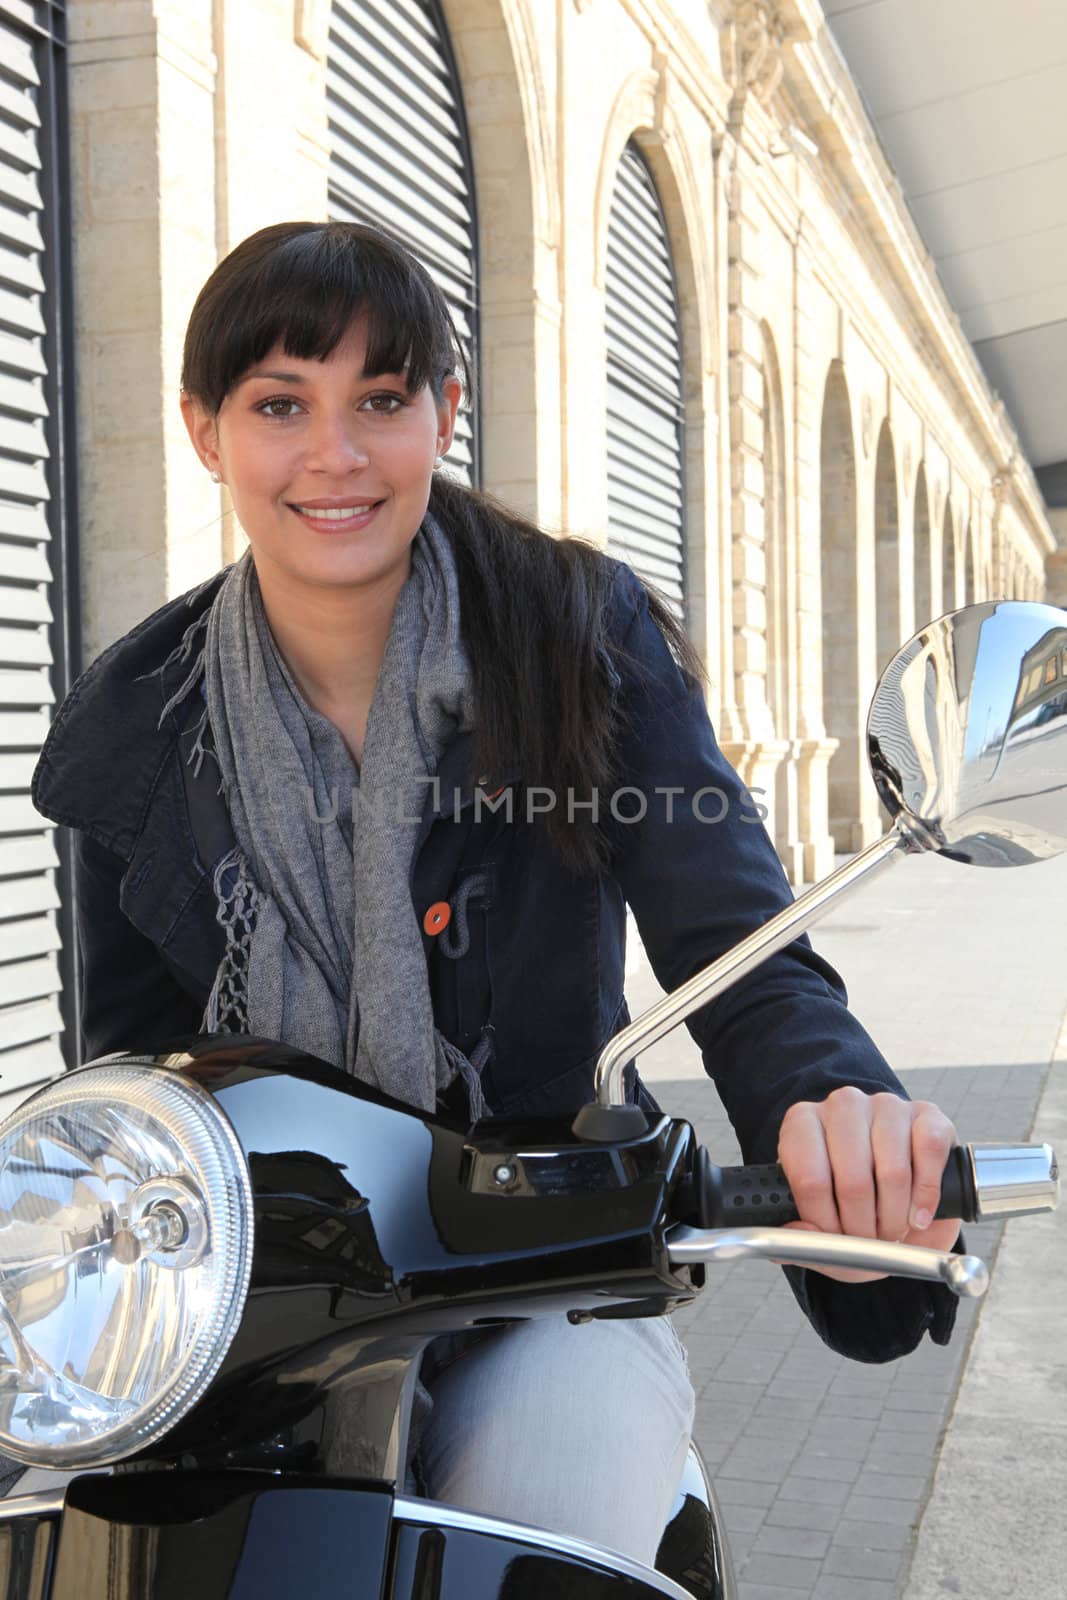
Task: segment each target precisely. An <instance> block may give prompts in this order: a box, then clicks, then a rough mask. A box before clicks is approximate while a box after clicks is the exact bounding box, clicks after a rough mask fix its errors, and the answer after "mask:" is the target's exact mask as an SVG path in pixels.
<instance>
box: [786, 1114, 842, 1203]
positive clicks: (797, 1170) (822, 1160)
mask: <svg viewBox="0 0 1067 1600" xmlns="http://www.w3.org/2000/svg"><path fill="white" fill-rule="evenodd" d="M823 1111H824V1106H823V1104H815V1103H813V1102H811V1101H799V1102H798V1103H797V1104H796V1105H792V1106H790V1107H789V1110H788V1111H787V1112H786V1114H785V1116H784V1117H783V1119H782V1126H781V1130H780V1132H779V1135H778V1160H779V1161H780V1162H781V1165H782V1170H783V1171H784V1173H785V1175H786V1178H787V1180H788V1183H789V1187H790V1189H791V1190H792V1191H793V1199H794V1200H795V1201H796V1207H797V1211H798V1212H799V1214H800V1217H801V1220H802V1221H804V1222H807V1223H810V1224H811V1225H812V1226H813V1227H816V1228H819V1229H820V1230H821V1231H822V1232H823V1233H840V1232H841V1231H842V1228H841V1219H840V1217H839V1216H838V1214H837V1201H836V1198H835V1195H834V1178H833V1170H832V1168H831V1166H830V1152H829V1149H828V1148H827V1143H826V1134H825V1130H824V1127H823Z"/></svg>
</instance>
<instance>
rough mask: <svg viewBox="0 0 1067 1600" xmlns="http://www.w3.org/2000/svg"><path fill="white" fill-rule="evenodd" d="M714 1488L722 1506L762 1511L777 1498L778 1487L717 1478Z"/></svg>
mask: <svg viewBox="0 0 1067 1600" xmlns="http://www.w3.org/2000/svg"><path fill="white" fill-rule="evenodd" d="M715 1488H716V1491H717V1493H718V1496H719V1499H720V1500H721V1501H722V1503H723V1505H724V1506H730V1505H734V1506H761V1507H763V1508H764V1509H765V1508H766V1507H767V1506H769V1505H771V1504H772V1503H773V1502H774V1500H775V1499H776V1497H777V1494H778V1486H777V1484H774V1483H766V1482H764V1481H763V1480H762V1479H761V1480H759V1481H758V1482H757V1481H756V1480H754V1479H751V1478H749V1479H745V1478H730V1477H723V1478H717V1479H716V1482H715Z"/></svg>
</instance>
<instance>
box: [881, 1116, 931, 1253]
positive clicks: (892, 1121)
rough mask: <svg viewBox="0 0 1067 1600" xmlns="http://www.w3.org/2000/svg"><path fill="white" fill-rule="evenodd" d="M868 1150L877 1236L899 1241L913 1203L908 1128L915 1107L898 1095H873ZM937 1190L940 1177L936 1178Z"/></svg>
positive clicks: (906, 1224)
mask: <svg viewBox="0 0 1067 1600" xmlns="http://www.w3.org/2000/svg"><path fill="white" fill-rule="evenodd" d="M872 1101H877V1102H878V1104H877V1105H874V1104H872V1120H871V1151H872V1154H873V1157H874V1185H875V1189H876V1193H877V1200H876V1204H877V1208H878V1233H877V1237H878V1238H879V1239H892V1240H893V1241H894V1242H899V1241H900V1240H901V1239H903V1237H904V1235H905V1234H906V1233H907V1231H908V1227H909V1217H910V1215H911V1203H912V1188H913V1184H912V1158H911V1129H912V1112H913V1110H914V1107H913V1106H912V1105H910V1104H909V1102H908V1101H907V1100H901V1099H900V1098H899V1097H898V1096H897V1095H894V1094H884V1095H874V1096H872ZM938 1193H940V1179H939V1182H938Z"/></svg>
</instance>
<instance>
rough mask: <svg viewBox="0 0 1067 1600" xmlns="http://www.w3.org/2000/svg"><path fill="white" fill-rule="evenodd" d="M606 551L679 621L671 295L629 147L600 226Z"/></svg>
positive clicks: (645, 182) (666, 254)
mask: <svg viewBox="0 0 1067 1600" xmlns="http://www.w3.org/2000/svg"><path fill="white" fill-rule="evenodd" d="M606 334H607V357H608V382H607V428H608V549H609V551H610V552H611V554H612V555H615V556H618V557H620V558H621V559H622V560H623V561H628V562H629V563H630V565H631V566H632V567H633V568H634V570H635V572H637V573H639V574H640V575H641V577H643V578H647V579H648V580H649V581H650V582H651V583H654V584H656V586H657V587H658V588H659V589H660V590H662V592H663V593H664V594H665V595H666V596H667V597H668V598H669V600H670V601H671V603H672V605H673V606H674V608H675V610H676V611H677V613H678V615H679V616H680V617H682V618H683V619H684V617H685V518H684V506H685V486H684V473H683V453H682V444H683V433H682V429H683V422H684V401H683V392H682V340H681V327H680V318H679V311H678V291H677V287H676V283H675V276H674V265H673V262H672V260H671V252H670V245H669V243H668V239H667V228H666V224H665V222H664V217H663V210H662V207H661V206H660V202H659V196H658V194H657V193H656V187H655V184H654V182H653V179H652V174H651V173H650V172H649V170H648V167H647V166H646V164H645V161H644V158H643V157H642V156H641V154H640V152H639V151H638V149H637V148H636V146H635V145H634V144H633V143H631V144H629V145H627V147H626V149H625V151H624V152H623V155H622V159H621V160H620V162H619V167H618V171H617V173H616V176H615V186H614V190H613V193H612V198H611V214H610V217H609V221H608V251H607V272H606Z"/></svg>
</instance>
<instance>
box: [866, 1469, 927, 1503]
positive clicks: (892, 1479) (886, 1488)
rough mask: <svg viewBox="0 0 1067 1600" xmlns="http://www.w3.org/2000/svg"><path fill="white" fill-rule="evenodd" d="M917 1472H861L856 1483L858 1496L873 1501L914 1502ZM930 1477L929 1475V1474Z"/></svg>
mask: <svg viewBox="0 0 1067 1600" xmlns="http://www.w3.org/2000/svg"><path fill="white" fill-rule="evenodd" d="M916 1477H917V1474H916V1473H915V1472H861V1473H860V1475H859V1477H858V1478H857V1479H856V1481H855V1485H854V1488H855V1492H856V1494H863V1495H869V1496H871V1498H872V1499H876V1500H877V1499H879V1498H881V1497H884V1498H886V1499H888V1500H913V1499H914V1498H915V1482H916ZM927 1477H929V1474H927Z"/></svg>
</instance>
